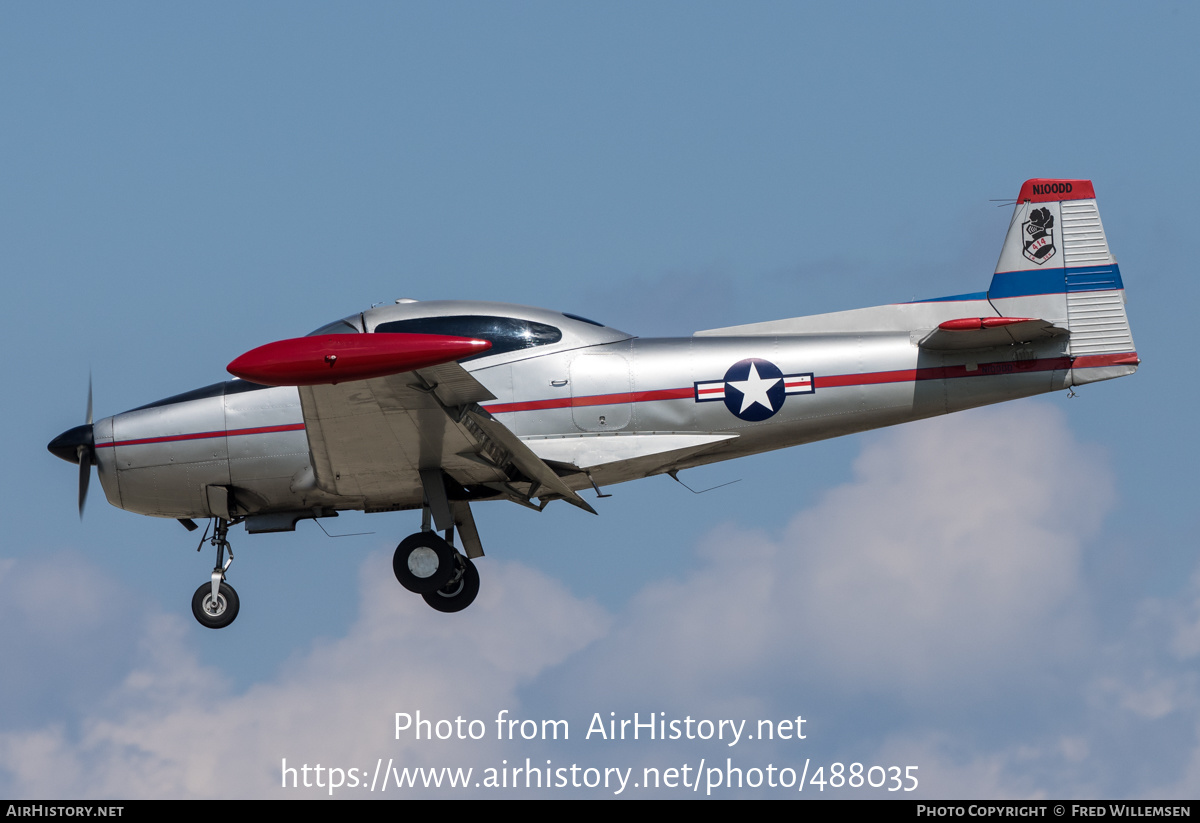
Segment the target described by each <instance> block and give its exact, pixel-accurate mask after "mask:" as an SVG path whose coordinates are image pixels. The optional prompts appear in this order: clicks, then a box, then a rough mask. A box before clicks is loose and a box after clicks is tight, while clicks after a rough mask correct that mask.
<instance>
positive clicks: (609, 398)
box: [484, 353, 1138, 414]
mask: <svg viewBox="0 0 1200 823" xmlns="http://www.w3.org/2000/svg"><path fill="white" fill-rule="evenodd" d="M1137 362H1138V360H1137V355H1136V354H1131V353H1124V354H1093V355H1085V356H1082V357H1076V358H1075V360H1074V363H1073V364H1072V361H1071V358H1070V357H1053V358H1047V359H1043V360H1023V361H1022V360H1018V361H1012V360H1009V361H1004V362H1000V363H980V364H979V365H978V367H976V368H975V369H972V370H971V371H967V367H966V366H934V367H931V368H925V369H897V370H896V371H877V372H867V373H865V374H834V375H828V376H824V377H814V378H813V381H812V386H813V387H814V389H817V388H820V389H833V388H844V387H846V386H869V385H873V384H878V383H903V382H906V381H917V380H946V379H950V378H956V377H991V376H994V375H1000V374H1017V373H1021V372H1031V371H1053V370H1054V369H1069V368H1072V367H1074V368H1077V369H1089V368H1097V367H1099V366H1116V365H1136V364H1137ZM714 382H715V381H714ZM788 385H792V384H790V383H789V384H788ZM805 385H807V384H805ZM723 390H724V388H723V387H722V388H720V389H716V388H713V389H700V393H701V394H707V393H708V392H716V391H723ZM694 395H695V390H694V389H659V390H657V391H642V392H623V393H620V394H597V395H592V396H590V397H557V398H554V399H551V400H527V401H524V402H520V403H492V404H490V405H487V406H484V408H486V409H487V410H488V411H489V412H491V413H492V414H504V413H506V412H519V411H542V410H545V409H567V408H575V407H577V406H607V405H615V404H618V403H644V402H647V401H650V400H682V399H685V398H689V397H694Z"/></svg>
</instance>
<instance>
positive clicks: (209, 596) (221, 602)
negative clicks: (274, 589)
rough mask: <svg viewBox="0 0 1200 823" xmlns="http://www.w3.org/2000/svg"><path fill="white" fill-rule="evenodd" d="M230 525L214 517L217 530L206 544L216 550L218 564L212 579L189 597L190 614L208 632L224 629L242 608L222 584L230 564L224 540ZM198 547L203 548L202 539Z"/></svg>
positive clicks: (235, 593) (228, 588) (225, 540)
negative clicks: (226, 556)
mask: <svg viewBox="0 0 1200 823" xmlns="http://www.w3.org/2000/svg"><path fill="white" fill-rule="evenodd" d="M229 526H230V522H229V521H228V520H225V519H224V518H220V517H218V518H217V528H216V530H215V531H214V532H213V536H212V539H211V540H210V541H209V542H211V543H212V544H213V545H214V546H216V547H217V562H216V565H215V566H213V570H212V579H211V580H210V581H209V582H208V583H205V584H203V585H202V586H200V588H198V589H196V593H195V594H194V595H192V614H193V615H195V617H196V620H197V621H199V623H200V625H201V626H205V627H207V628H210V629H223V628H225V627H226V626H228V625H229V624H230V623H232V622H233V621H234V618H236V617H237V616H238V609H239V608H240V606H241V604H240V603H239V602H238V596H237V592H236V591H234V590H233V586H230V585H229V584H228V583H226V582H225V572H227V571H229V567H230V566H231V565H233V547H232V546H230V545H229V541H228V540H227V539H226V536H227V535H228V534H229ZM200 545H201V546H203V545H204V540H203V538H202V539H201V540H200ZM197 551H199V549H197ZM226 551H228V552H229V559H228V560H226V559H225V552H226Z"/></svg>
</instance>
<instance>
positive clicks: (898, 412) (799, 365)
mask: <svg viewBox="0 0 1200 823" xmlns="http://www.w3.org/2000/svg"><path fill="white" fill-rule="evenodd" d="M431 311H432V312H438V313H448V312H454V313H460V314H479V313H485V314H488V315H503V316H505V317H519V318H521V319H529V320H535V321H538V322H541V323H545V324H547V325H554V326H555V327H556V328H559V329H564V328H566V329H568V330H569V333H566V334H564V337H563V340H562V341H560V342H558V343H555V344H550V345H547V346H541V347H532V348H527V349H522V350H519V351H516V352H509V353H504V354H500V355H495V356H490V357H482V358H479V359H477V360H474V361H472V362H469V363H466V364H464V366H465V368H467V370H468V371H469V372H470V373H471V374H472V376H473V377H475V378H476V379H477V380H478V381H479V382H480V383H482V384H483V385H484V386H486V387H487V389H489V390H490V391H491V393H492V394H494V395H495V397H496V400H495V401H492V402H487V403H482V404H480V405H481V406H482V407H483V408H484V409H486V410H487V411H488V412H490V413H491V414H492V415H493V416H495V417H496V419H497V420H499V421H501V422H502V423H503V424H504V425H505V426H507V427H508V428H509V429H511V430H512V431H513V432H514V433H515V434H516V435H517V436H518V437H520V438H521V439H522V440H524V441H525V442H526V443H527V444H528V445H529V446H530V447H531V448H532V450H533V451H534V452H535V453H536V454H538V456H539V457H543V458H544V459H546V460H547V461H550V462H552V464H566V465H573V466H576V467H579V468H581V469H584V468H586V469H588V472H586V473H585V472H582V471H580V472H575V473H572V474H568V475H565V478H564V479H565V481H566V482H567V484H568V485H570V486H571V487H572V488H575V489H584V488H587V487H588V486H590V484H591V480H594V481H595V482H596V483H597V484H598V485H601V486H603V485H608V484H612V483H619V482H624V481H627V480H634V479H637V478H640V477H646V476H649V475H653V474H661V473H664V472H667V471H670V470H679V469H685V468H689V467H692V466H698V465H701V464H705V463H712V462H715V461H720V460H728V459H731V458H735V457H741V456H743V455H749V454H755V453H758V452H764V451H770V450H773V449H779V448H784V447H787V446H794V445H798V444H802V443H808V442H811V441H814V440H821V439H824V438H829V437H836V436H839V435H843V434H849V433H852V432H859V431H864V430H867V429H874V428H878V427H881V426H890V425H894V424H897V423H903V422H906V421H909V420H916V419H920V418H924V417H930V416H932V415H937V414H945V413H947V412H952V411H958V410H960V409H966V408H971V407H973V406H981V405H985V404H988V403H997V402H1001V401H1004V400H1011V399H1014V398H1019V397H1026V396H1029V395H1034V394H1039V393H1042V392H1048V391H1054V390H1057V389H1062V388H1065V387H1066V386H1068V385H1070V384H1071V380H1070V373H1071V361H1070V359H1069V358H1068V357H1067V356H1066V344H1065V342H1062V341H1058V340H1050V341H1047V342H1043V343H1041V344H1038V345H1026V346H1012V347H1010V348H1009V349H1008V350H1007V351H1002V352H990V353H989V355H988V359H987V360H986V361H985V362H980V361H979V358H978V357H977V356H976V355H975V353H973V352H970V351H968V352H956V351H948V352H931V351H928V350H925V349H922V348H920V347H918V346H917V345H916V340H914V337H915V336H916V335H914V334H912V333H910V332H900V331H897V332H863V333H850V334H847V333H839V334H798V335H752V336H734V337H727V336H720V337H717V336H713V337H706V336H696V337H690V338H664V339H654V338H650V339H642V338H634V337H631V336H629V335H627V334H624V333H621V332H618V331H616V330H614V329H610V328H607V327H599V326H592V325H589V324H587V323H584V322H581V321H579V320H575V319H572V318H568V317H565V316H564V315H562V314H559V313H557V312H550V311H544V310H539V309H532V308H527V307H517V306H509V305H502V304H477V303H470V304H466V303H458V304H450V303H406V304H400V305H396V306H388V307H383V308H376V309H372V310H370V311H367V312H364V313H363V314H362V315H361V316H359V317H356V318H353V319H357V320H358V321H359V322H360V323H365V324H366V327H367V329H368V332H369V333H374V329H375V328H376V326H378V325H379V324H380V323H383V322H387V321H388V320H393V319H396V317H398V316H403V315H411V314H413V313H414V312H421V313H422V314H425V313H429V312H431ZM747 360H750V361H752V362H754V363H755V364H756V368H755V374H756V376H757V377H758V382H759V383H760V384H761V383H763V382H766V381H767V380H768V375H767V374H765V373H762V372H766V368H767V367H766V366H763V365H757V364H763V363H765V364H769V365H773V366H775V367H776V368H777V369H778V371H779V373H781V374H782V375H785V376H787V375H800V376H801V377H799V378H795V379H796V380H798V381H799V385H798V386H797V387H796V390H795V391H791V392H789V391H788V390H787V387H786V385H785V386H784V390H783V391H782V392H781V391H780V390H779V388H778V387H777V386H771V387H770V388H768V389H767V390H766V391H765V392H764V393H763V394H762V395H760V396H759V397H758V398H757V402H751V403H750V404H749V406H748V407H747V408H746V409H745V410H743V409H742V405H743V404H745V403H746V400H745V394H744V393H743V394H742V395H741V396H740V397H738V398H737V400H736V402H732V403H731V402H726V395H730V397H729V400H730V401H733V399H734V398H733V395H734V394H735V393H734V392H732V391H729V392H726V391H724V390H723V385H722V384H723V382H724V381H725V379H726V374H727V372H728V371H729V370H730V369H731V368H732V367H734V366H735V365H736V364H738V363H742V362H744V361H747ZM772 374H774V372H772ZM749 376H750V375H749V374H747V375H746V377H749ZM733 377H735V378H736V377H741V375H734V376H733ZM731 382H739V381H737V380H736V379H735V380H732V381H731ZM783 382H784V383H785V384H786V382H787V381H786V380H784V381H783ZM706 389H707V390H708V394H707V396H706V395H705V394H704V393H703V392H704V391H705V390H706ZM764 397H765V398H766V404H764V403H763V398H764ZM753 400H754V398H752V401H753ZM734 407H736V408H734ZM754 417H760V418H761V419H753V418H754ZM95 445H96V452H95V453H96V460H97V465H98V470H99V477H100V481H101V485H102V486H103V488H104V492H105V495H106V496H107V498H108V500H109V502H110V503H112V504H113V505H114V506H118V507H120V508H123V509H127V510H129V511H133V512H137V513H139V514H147V515H154V516H159V517H170V518H204V517H213V516H218V514H219V513H218V512H214V511H213V508H212V504H211V502H210V498H209V496H208V495H206V493H205V489H206V488H207V487H209V486H227V487H231V488H234V489H236V490H237V501H238V506H239V507H240V509H241V513H242V514H244V515H251V516H253V515H261V514H269V513H278V512H300V511H303V510H312V509H314V508H321V509H325V510H338V509H368V510H387V509H402V508H417V507H419V506H420V505H421V503H422V489H421V486H420V484H419V482H416V481H415V480H414V481H413V482H409V483H399V484H397V485H396V487H395V488H394V489H391V490H390V491H384V490H380V491H376V492H374V494H375V495H376V496H374V497H372V498H366V499H364V498H363V497H362V496H354V497H347V496H344V495H339V494H336V493H331V492H330V491H327V490H324V489H322V488H320V486H319V485H318V484H317V483H316V482H315V478H314V472H313V467H312V465H311V461H310V456H309V446H308V442H307V440H306V435H305V426H304V418H303V415H302V412H301V407H300V399H299V396H298V391H297V389H296V388H295V387H291V386H277V387H273V386H261V385H257V384H253V383H248V382H245V381H241V380H230V381H226V382H224V383H218V384H215V385H213V386H209V387H207V388H203V389H199V390H196V391H194V392H189V393H187V394H183V395H179V396H177V397H173V398H168V399H166V400H163V401H159V402H158V403H153V404H150V405H148V406H143V407H141V408H138V409H134V410H132V411H128V412H124V413H122V414H117V415H114V416H112V417H107V418H104V419H102V420H99V421H97V422H96V424H95ZM670 446H676V447H675V448H668V447H670ZM660 448H661V449H664V450H662V451H659V450H658V449H660ZM647 452H648V453H647ZM589 473H590V475H591V479H590V480H589V478H588V476H587V474H589ZM253 525H254V524H253V523H251V526H253Z"/></svg>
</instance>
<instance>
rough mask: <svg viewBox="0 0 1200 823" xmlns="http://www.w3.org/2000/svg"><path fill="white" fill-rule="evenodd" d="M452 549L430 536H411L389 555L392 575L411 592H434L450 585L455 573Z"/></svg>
mask: <svg viewBox="0 0 1200 823" xmlns="http://www.w3.org/2000/svg"><path fill="white" fill-rule="evenodd" d="M454 555H455V551H454V548H453V547H452V546H451V545H450V544H449V543H447V542H446V541H445V540H443V539H442V538H440V537H438V536H437V535H436V534H434V533H433V532H417V533H416V534H410V535H409V536H408V537H406V538H404V540H402V541H401V542H400V545H399V546H397V547H396V553H395V554H394V555H392V571H393V572H395V574H396V579H397V580H399V581H400V585H401V586H403V587H404V588H406V589H408V590H409V591H410V592H416V593H417V594H425V593H427V592H434V591H437V590H438V589H440V588H442V586H445V585H446V584H447V583H449V582H450V579H451V578H452V577H454V575H455V573H456V572H457V571H458V567H457V565H455V562H454Z"/></svg>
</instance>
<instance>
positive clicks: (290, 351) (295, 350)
mask: <svg viewBox="0 0 1200 823" xmlns="http://www.w3.org/2000/svg"><path fill="white" fill-rule="evenodd" d="M491 347H492V344H491V342H489V341H487V340H476V339H474V338H471V337H452V336H449V335H444V334H318V335H310V336H308V337H294V338H291V339H290V340H276V341H275V342H274V343H267V344H266V345H265V346H259V347H258V348H257V349H251V350H250V351H248V352H246V353H245V354H243V355H242V356H240V357H238V358H236V359H235V360H234V361H233V362H232V363H230V364H229V366H228V367H227V368H228V370H229V373H230V374H232V375H234V376H235V377H240V378H242V379H243V380H250V381H252V382H255V383H263V384H265V385H268V386H326V385H333V384H336V383H345V382H347V381H350V380H369V379H371V378H372V377H386V376H387V375H389V374H400V373H401V372H408V371H413V370H414V369H423V368H427V367H429V366H437V365H439V364H441V363H450V362H453V361H455V360H461V359H463V358H464V357H470V356H472V355H477V354H482V353H483V352H485V351H487V350H488V349H490V348H491Z"/></svg>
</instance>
